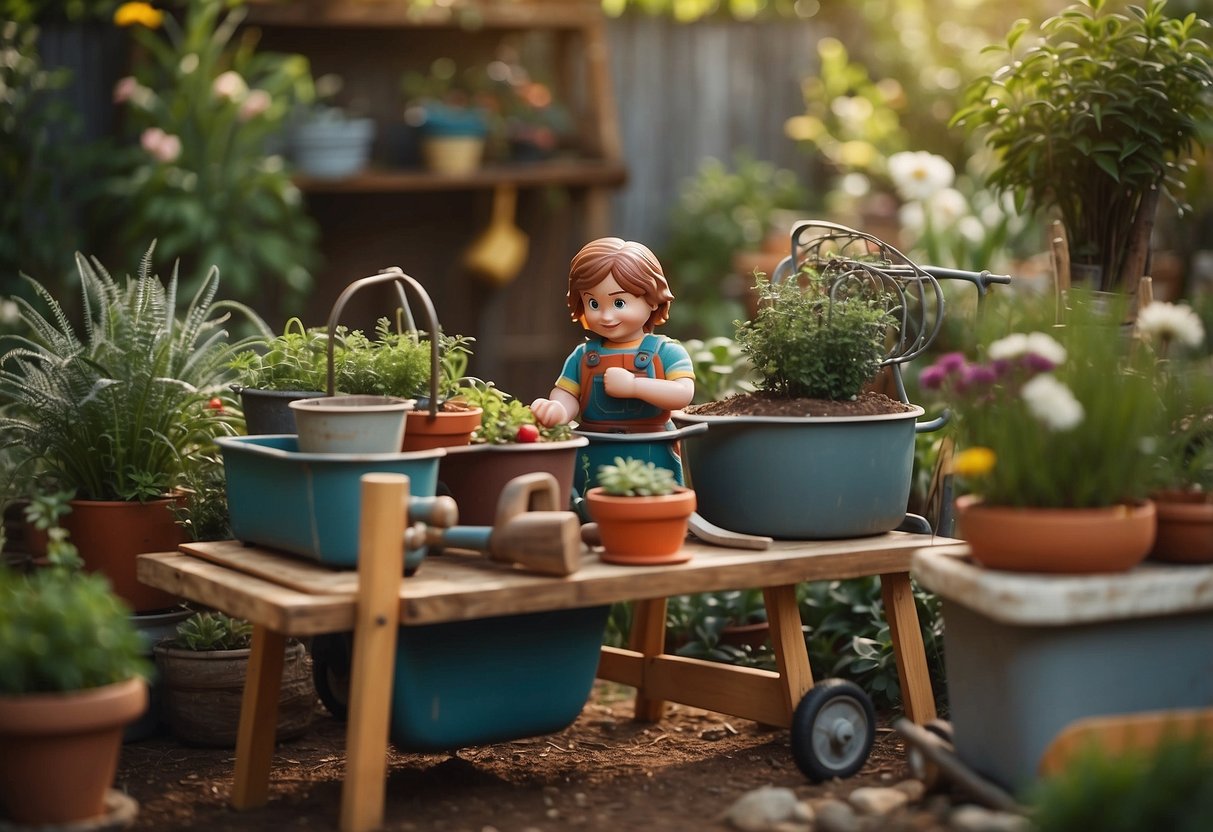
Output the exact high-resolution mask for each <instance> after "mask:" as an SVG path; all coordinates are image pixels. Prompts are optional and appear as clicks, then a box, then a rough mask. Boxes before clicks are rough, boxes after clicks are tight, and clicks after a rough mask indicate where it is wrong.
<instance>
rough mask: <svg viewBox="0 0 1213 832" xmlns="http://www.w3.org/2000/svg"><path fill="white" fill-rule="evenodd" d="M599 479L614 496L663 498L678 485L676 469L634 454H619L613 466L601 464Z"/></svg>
mask: <svg viewBox="0 0 1213 832" xmlns="http://www.w3.org/2000/svg"><path fill="white" fill-rule="evenodd" d="M597 482H598V485H599V487H601V488H602V490H603V492H604V493H606V494H609V495H611V496H613V497H660V496H663V495H666V494H673V493H674V491H675V490H676V489H677V488H678V483H677V481H676V480H675V479H674V472H673V471H671V470H669V469H668V468H659V467H657V465H656V464H655V463H653V462H648V461H645V460H641V459H636V458H635V457H630V456H629V457H627V458H626V459H625V458H623V457H618V456H617V457H615V463H614V464H613V465H599V466H598V480H597Z"/></svg>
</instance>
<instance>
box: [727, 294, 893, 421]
mask: <svg viewBox="0 0 1213 832" xmlns="http://www.w3.org/2000/svg"><path fill="white" fill-rule="evenodd" d="M853 288H854V291H853V292H852V287H849V286H842V287H833V288H832V287H830V286H828V285H827V282H826V281H825V280H824V279H823V278H820V277H817V276H815V275H812V274H809V273H807V272H806V276H805V282H804V285H803V286H802V285H801V283H800V282H798V281H796V280H794V279H788V280H784V281H782V282H781V283H778V284H773V283H771V282H770V281H769V280H767V279H766V278H764V277H761V276H760V277H759V280H758V285H757V291H758V294H759V298H760V299H761V300H760V306H759V310H758V314H757V315H756V316H755V317H754V319H753V320H751V321H743V322H739V323H738V325H737V342H738V343H739V344H740V345H741V350H742V352H743V353H745V355H746V356H748V357H749V358H750V360H751V361H753V363H754V368H755V370H756V372H757V373H758V374H759V376H760V377H761V380H760V382H759V384H758V386H759V388H760V389H762V390H765V391H768V392H770V393H773V394H775V395H777V396H783V397H787V398H802V397H803V398H813V399H830V400H834V401H842V400H845V399H851V398H854V397H855V396H856V395H858V393H859V392H860V390H861V389H862V388H863V385H864V384H866V383H867V382H869V381H871V380H872V379H873V378H875V377H876V373H877V372H878V371H879V369H880V365H881V362H882V361H883V360H884V358H885V341H884V339H885V333H886V331H887V329H888V327H889V325H890V324H891V323H892V320H893V316H892V314H891V312H890V311H889V310H888V309H887V308H886V306H885V303H884V301H882V300H881V299H879V298H872V297H868V296H867V295H865V294H864V293H863V292H864V287H862V286H856V287H853Z"/></svg>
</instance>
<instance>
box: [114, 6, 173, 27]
mask: <svg viewBox="0 0 1213 832" xmlns="http://www.w3.org/2000/svg"><path fill="white" fill-rule="evenodd" d="M163 22H164V12H162V11H160V10H159V9H155V8H152V4H151V3H123V4H122V5H121V6H119V7H118V9H117V10H116V11H115V12H114V24H115V25H117V26H146V27H147V28H149V29H159V28H160V24H161V23H163Z"/></svg>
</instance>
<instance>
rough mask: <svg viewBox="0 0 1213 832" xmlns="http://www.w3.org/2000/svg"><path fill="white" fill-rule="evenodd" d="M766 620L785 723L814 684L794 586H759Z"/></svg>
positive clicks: (790, 719) (789, 721)
mask: <svg viewBox="0 0 1213 832" xmlns="http://www.w3.org/2000/svg"><path fill="white" fill-rule="evenodd" d="M762 599H763V603H764V604H765V605H766V610H767V621H768V622H769V623H770V625H771V647H772V648H774V650H775V669H776V670H778V671H779V681H780V683H781V689H782V691H783V695H784V705H785V707H786V708H787V715H788V724H789V725H790V724H791V722H792V714H793V712H795V710H796V706H797V705H799V704H800V700H801V698H802V697H803V696H804V695H805V694H806V693H808V691H809V688H811V687H813V671H812V670H811V669H810V668H809V651H808V647H807V646H806V645H805V642H804V631H803V630H801V627H800V608H799V607H798V606H797V604H796V586H795V585H794V584H792V585H788V586H772V587H766V588H764V589H763V590H762Z"/></svg>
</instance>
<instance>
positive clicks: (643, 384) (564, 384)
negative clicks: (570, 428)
mask: <svg viewBox="0 0 1213 832" xmlns="http://www.w3.org/2000/svg"><path fill="white" fill-rule="evenodd" d="M673 300H674V295H673V294H672V293H671V292H670V287H669V285H668V284H667V283H666V279H665V274H664V273H663V272H662V270H661V264H660V263H659V262H657V258H656V257H655V256H653V252H651V251H650V250H649V249H648V247H646V246H644V245H642V244H640V243H634V242H628V241H625V240H621V239H619V238H618V237H603V238H601V239H598V240H594V241H593V242H590V243H587V244H586V245H585V246H583V247H582V249H581V251H579V252H577V255H576V256H575V257H574V258H573V262H572V265H571V266H570V269H569V292H568V305H569V312H570V313H571V315H572V319H573V320H574V321H578V322H580V323H581V325H582V326H583V327H585V328H586V329H587V330H589V332H590V333H591V334H590V335H589V336H588V337H587V338H586V341H585V342H584V343H583V344H580V345H579V346H578V347H577V348H576V349H574V350H573V352H572V353H571V354H570V355H569V357H568V358H567V359H565V362H564V369H563V370H562V371H561V374H560V378H559V379H557V381H556V386H555V387H554V388H553V389H552V392H551V393H549V394H548V398H546V399H544V398H539V399H536V400H535V401H534V402H532V403H531V410H532V412H534V414H535V419H536V420H537V421H538V422H539V423H540V424H541V425H543V426H544V427H551V426H553V425H559V424H563V423H565V422H570V421H572V420H573V419H574V418H578V417H579V418H578V423H579V424H578V426H579V427H580V428H581V429H582V430H586V431H592V432H597V433H651V432H656V431H663V430H671V429H673V427H674V426H673V423H672V422H670V411H671V410H675V409H677V408H681V407H685V406H686V405H688V404H690V402H691V399H692V398H694V396H695V370H694V367H693V365H692V364H691V357H690V356H689V355H688V354H687V351H686V350H685V349H683V347H682V345H681V344H678V343H676V342H674V341H671V340H670V339H668V338H666V337H665V336H664V335H655V334H654V333H653V328H654V327H656V326H658V325H660V324H663V323H665V322H666V321H667V320H669V317H670V302H671V301H673ZM592 444H593V443H592ZM611 444H612V446H613V447H612V449H611V450H612V453H611V456H627V455H629V453H628V452H627V450H626V449H625V448H622V447H619V446H618V445H617V444H615V443H611ZM674 444H675V443H673V442H668V443H662V445H663V446H664V447H663V450H664V457H665V458H664V459H663V458H662V454H660V453H659V454H658V455H657V456H653V455H652V454H650V458H651V459H652V460H653V461H654V462H655V463H656V464H657V465H659V466H662V467H665V468H669V469H670V470H672V471H674V473H675V475H676V476H677V477H678V479H679V481H680V482H681V481H682V465H681V463H680V462H679V460H678V455H677V451H676V450H675V448H674ZM631 455H634V456H635V455H639V454H631ZM605 461H607V462H609V461H610V457H608V458H607V459H606V460H605Z"/></svg>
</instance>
